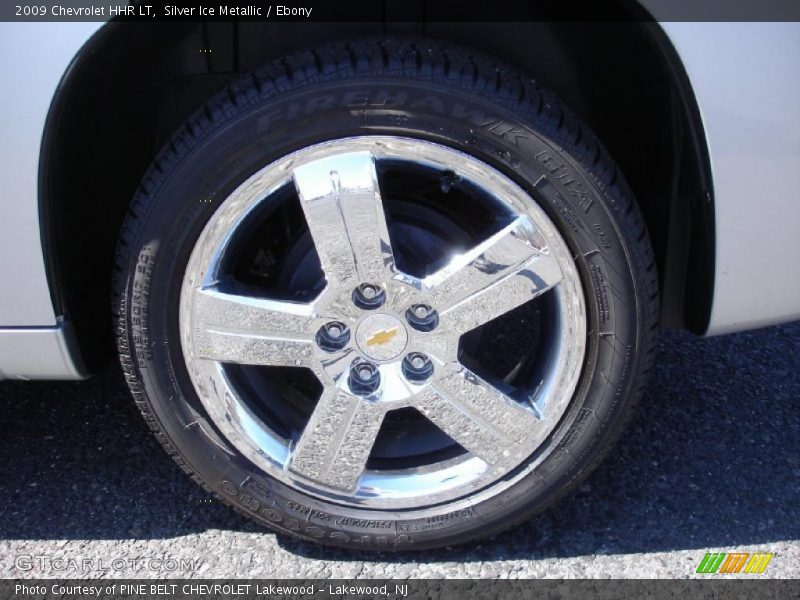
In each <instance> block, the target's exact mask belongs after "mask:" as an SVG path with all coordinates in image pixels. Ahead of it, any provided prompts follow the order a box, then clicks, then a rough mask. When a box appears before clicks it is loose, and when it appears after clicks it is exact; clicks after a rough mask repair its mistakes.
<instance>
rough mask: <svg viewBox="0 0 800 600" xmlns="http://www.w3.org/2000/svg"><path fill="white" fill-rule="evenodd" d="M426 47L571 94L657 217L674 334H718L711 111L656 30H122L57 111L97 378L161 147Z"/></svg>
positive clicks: (80, 327)
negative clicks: (286, 67) (208, 123)
mask: <svg viewBox="0 0 800 600" xmlns="http://www.w3.org/2000/svg"><path fill="white" fill-rule="evenodd" d="M384 33H389V34H413V35H417V36H419V35H423V36H426V37H431V38H437V39H442V40H445V41H450V42H455V43H459V44H462V45H466V46H470V47H473V48H475V49H478V50H483V51H485V52H487V53H489V54H491V55H494V56H496V57H498V58H500V59H502V60H504V61H505V62H507V63H510V64H512V65H514V66H516V67H518V68H519V69H521V70H522V71H524V72H526V73H528V74H530V75H531V76H532V77H533V78H535V79H536V80H537V81H539V82H540V83H541V84H542V85H544V86H545V87H548V88H549V89H551V90H552V91H554V92H555V93H556V94H558V95H559V96H560V97H561V98H562V99H563V100H564V101H565V103H566V104H567V105H569V106H570V107H571V108H572V109H573V110H574V111H575V112H576V113H577V114H578V115H579V116H580V117H581V118H582V119H583V120H584V121H585V122H587V123H588V124H589V125H590V127H592V129H593V130H594V131H595V133H596V134H597V135H598V137H599V138H600V139H601V140H603V142H604V143H605V144H606V146H607V147H608V149H609V150H610V152H611V155H612V156H613V157H614V158H615V160H616V161H617V162H618V163H619V165H620V166H621V168H622V172H623V173H624V174H625V176H626V178H627V179H628V182H629V184H630V185H631V187H632V189H633V191H634V193H635V195H636V198H637V200H638V202H639V204H640V206H641V208H642V211H643V213H644V216H645V220H646V222H647V225H648V229H649V232H650V235H651V238H652V240H653V245H654V249H655V254H656V260H657V264H658V269H659V276H660V280H661V281H660V283H661V289H662V323H663V324H664V325H665V326H669V327H688V328H689V329H692V330H694V331H698V332H701V331H703V330H704V329H705V326H706V323H707V319H708V314H709V309H710V298H711V293H712V291H713V275H712V274H713V244H714V240H713V231H714V229H713V208H712V206H711V190H710V177H709V167H708V158H707V155H706V149H705V143H704V136H703V132H702V128H701V124H700V120H699V115H698V112H697V106H696V103H695V101H694V98H693V96H692V93H691V90H690V88H689V86H688V81H687V80H686V77H685V74H684V72H683V69H682V67H681V65H680V63H679V62H678V61H677V58H676V56H675V53H674V50H673V49H672V47H671V45H670V44H669V41H668V40H667V39H666V36H665V35H664V34H663V32H662V31H661V30H660V28H659V27H658V26H657V25H655V24H652V23H644V22H634V21H633V20H631V21H629V22H620V23H591V24H579V23H541V22H520V23H441V24H437V23H422V22H420V23H415V24H409V23H383V24H382V23H350V24H328V23H307V24H296V25H295V26H293V27H287V26H286V25H285V24H277V23H270V22H265V23H188V24H187V23H181V24H166V23H164V24H153V25H150V24H148V25H145V24H136V23H125V24H123V23H114V22H112V23H109V24H107V25H105V26H104V27H103V28H102V29H101V30H100V31H99V32H98V33H97V34H96V35H95V36H94V37H93V38H92V39H91V40H90V41H89V42H88V43H87V44H86V46H85V47H84V48H83V49H82V51H81V53H80V54H79V55H78V56H77V57H76V59H75V61H74V62H73V65H72V66H71V67H70V69H69V71H68V73H67V74H66V76H65V78H64V81H63V82H62V85H61V86H60V89H59V91H58V93H57V95H56V98H55V100H54V102H53V106H52V108H51V114H50V116H49V117H48V122H47V126H46V130H45V137H44V141H43V149H42V160H41V165H40V178H41V185H40V190H41V191H40V214H41V218H42V231H43V240H44V246H45V253H46V257H47V262H48V275H49V278H50V285H51V289H52V292H53V297H54V302H55V304H56V310H57V312H58V314H62V315H67V316H68V318H69V319H70V320H71V321H72V322H73V325H74V327H75V330H76V331H77V333H78V337H79V343H80V346H81V350H82V352H83V354H84V359H85V360H86V362H87V364H88V365H89V366H90V368H93V367H94V368H96V367H97V366H98V365H99V364H100V363H101V362H102V361H103V360H105V359H107V358H108V357H109V356H111V355H112V348H113V345H112V342H113V340H112V319H111V318H110V317H111V315H110V313H109V310H108V306H109V297H110V281H111V276H112V271H113V268H114V265H113V259H114V250H115V246H116V242H117V236H118V233H119V230H120V226H121V224H122V220H123V218H124V215H125V212H126V210H127V209H128V203H129V201H130V199H131V197H132V196H133V194H134V192H135V190H136V187H137V185H138V184H139V181H140V180H141V178H142V176H143V174H144V172H145V171H146V169H147V167H148V165H149V164H150V162H151V160H152V159H153V157H154V155H155V153H156V152H157V150H158V148H159V147H161V146H162V145H163V144H164V143H166V142H168V140H169V136H170V134H171V133H172V132H173V131H174V130H175V129H176V128H177V127H178V126H179V125H180V123H181V122H182V121H183V120H184V119H185V118H186V117H187V116H188V115H189V114H190V113H191V112H192V111H193V110H195V109H196V108H197V107H198V106H199V105H200V104H201V103H202V101H203V100H204V99H205V98H206V97H208V96H209V95H211V94H212V93H213V92H214V91H216V90H217V89H219V88H220V87H222V86H224V85H225V84H226V83H227V82H228V81H229V80H231V79H232V78H235V77H236V76H238V75H239V74H240V73H242V72H246V71H248V70H250V69H253V68H255V67H257V66H258V65H259V64H260V63H262V62H264V61H266V60H269V59H271V58H276V57H280V56H282V55H284V54H286V53H288V52H291V51H293V50H295V49H299V48H301V47H308V46H313V45H314V44H319V43H323V42H327V41H331V40H333V39H337V38H342V39H352V38H354V37H358V36H363V35H375V34H384Z"/></svg>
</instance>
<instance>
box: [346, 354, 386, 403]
mask: <svg viewBox="0 0 800 600" xmlns="http://www.w3.org/2000/svg"><path fill="white" fill-rule="evenodd" d="M347 382H348V384H349V385H350V391H352V392H353V393H354V394H358V395H359V396H367V395H369V394H371V393H373V392H374V391H375V390H377V389H378V387H379V386H380V384H381V374H380V371H379V370H378V367H377V366H376V365H374V364H372V363H371V362H368V361H365V360H359V361H354V362H353V364H352V365H351V366H350V376H349V377H348V379H347Z"/></svg>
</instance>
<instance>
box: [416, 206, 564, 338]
mask: <svg viewBox="0 0 800 600" xmlns="http://www.w3.org/2000/svg"><path fill="white" fill-rule="evenodd" d="M561 278H562V273H561V268H560V267H559V265H558V261H557V260H556V258H555V257H554V256H553V255H552V253H551V252H550V250H549V249H548V248H547V245H546V243H545V242H544V240H543V239H542V238H541V236H540V235H539V234H538V233H537V231H536V230H535V228H534V227H533V225H532V224H531V222H530V220H529V219H528V218H527V217H524V216H521V217H518V218H517V219H515V220H514V221H513V222H512V223H511V224H510V225H508V226H506V227H505V228H503V229H502V230H500V231H499V232H497V233H496V234H495V235H493V236H492V237H490V238H489V239H488V240H486V241H485V242H483V243H482V244H479V245H478V246H476V247H475V248H473V249H472V250H470V251H468V252H466V253H464V254H461V255H459V256H457V257H455V258H454V259H453V260H452V261H451V262H450V264H448V265H447V266H446V267H444V268H443V269H441V270H440V271H438V272H436V273H434V274H432V275H430V276H428V277H426V278H425V279H424V280H423V282H422V285H423V288H425V289H428V290H429V292H430V296H431V300H430V302H431V304H432V305H433V306H435V307H437V308H438V310H439V314H440V316H441V318H442V320H443V321H445V326H446V327H447V328H448V329H449V330H451V331H454V332H457V333H465V332H467V331H469V330H470V329H474V328H475V327H477V326H478V325H481V324H483V323H486V322H487V321H490V320H492V319H494V318H495V317H499V316H500V315H502V314H505V313H507V312H509V311H510V310H513V309H514V308H516V307H518V306H520V305H521V304H524V303H525V302H527V301H529V300H531V299H533V298H535V297H536V296H538V295H540V294H542V293H544V292H546V291H547V290H549V289H551V288H552V287H553V286H555V285H557V284H558V282H559V281H561Z"/></svg>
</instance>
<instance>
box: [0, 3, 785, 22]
mask: <svg viewBox="0 0 800 600" xmlns="http://www.w3.org/2000/svg"><path fill="white" fill-rule="evenodd" d="M110 19H115V20H124V21H137V22H180V21H215V20H221V21H230V20H236V21H278V22H307V21H315V22H326V21H327V22H350V21H370V22H389V21H395V22H418V21H425V22H447V21H453V22H455V21H459V22H465V21H498V22H500V21H575V22H598V21H604V22H627V21H650V20H658V21H800V1H798V0H757V1H756V0H593V1H591V2H587V1H585V0H555V1H554V0H494V1H492V2H482V1H479V0H338V1H331V0H322V1H320V0H300V1H295V0H287V1H286V2H277V3H273V2H271V1H270V0H164V1H161V0H30V1H28V0H4V1H3V2H1V3H0V21H9V22H14V21H21V22H38V21H42V22H47V21H56V22H58V21H64V22H68V21H108V20H110Z"/></svg>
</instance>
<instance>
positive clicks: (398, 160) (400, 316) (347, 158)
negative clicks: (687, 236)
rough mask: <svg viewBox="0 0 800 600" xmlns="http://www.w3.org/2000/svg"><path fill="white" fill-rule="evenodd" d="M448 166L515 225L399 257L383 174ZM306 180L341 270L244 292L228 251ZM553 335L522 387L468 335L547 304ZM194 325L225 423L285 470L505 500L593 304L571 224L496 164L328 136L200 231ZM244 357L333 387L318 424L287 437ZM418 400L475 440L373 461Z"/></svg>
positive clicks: (197, 378)
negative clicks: (482, 356) (236, 376)
mask: <svg viewBox="0 0 800 600" xmlns="http://www.w3.org/2000/svg"><path fill="white" fill-rule="evenodd" d="M386 163H392V164H399V165H406V166H408V168H424V169H428V170H430V171H433V172H437V173H440V174H441V175H442V178H443V183H442V185H449V183H444V182H445V180H446V181H448V182H452V181H457V182H460V183H459V184H460V185H465V186H468V187H469V188H470V189H472V190H475V191H476V193H479V194H481V195H482V196H483V197H485V198H488V199H489V201H490V204H491V205H492V206H493V210H494V219H495V221H496V223H497V226H496V227H495V228H494V230H493V231H492V233H491V235H488V236H487V237H486V238H485V239H482V240H480V241H479V242H478V243H477V244H475V245H474V246H472V247H470V248H467V249H458V250H455V251H454V252H453V253H452V254H451V255H450V256H448V257H447V260H446V261H444V262H443V263H442V264H440V265H439V266H438V268H437V269H436V270H435V271H433V272H431V273H426V274H424V276H420V275H419V274H415V275H412V274H409V273H407V272H403V271H402V270H401V269H400V268H398V266H397V261H396V260H395V259H396V256H395V252H394V251H393V243H392V240H391V239H390V236H389V228H388V227H387V221H386V217H385V213H384V206H383V202H382V196H381V182H380V176H379V174H380V172H381V171H380V169H379V168H378V167H380V166H381V165H382V164H386ZM287 185H293V188H294V190H295V191H296V196H297V198H298V200H299V202H300V205H301V207H302V213H303V215H304V217H305V221H306V223H307V226H308V230H309V231H310V236H311V239H312V240H313V246H314V249H315V251H316V254H317V255H318V257H319V263H320V265H321V268H322V272H323V273H324V280H325V284H324V288H323V289H322V291H321V292H320V293H319V294H318V295H316V296H315V297H314V298H313V299H312V300H310V301H307V302H302V303H301V302H295V301H292V300H289V299H276V298H270V297H263V295H260V294H252V295H251V294H245V293H241V292H238V291H237V292H232V291H231V289H230V288H229V287H226V285H225V282H226V280H227V277H228V273H227V272H226V268H227V267H226V265H227V261H226V255H227V254H228V253H229V251H230V248H232V247H233V246H234V245H235V242H236V240H237V236H239V235H240V234H241V232H242V231H243V230H244V229H245V226H244V224H245V223H246V221H247V218H248V215H250V214H251V213H252V212H253V211H255V210H256V209H257V208H258V207H259V206H261V205H262V204H263V203H265V202H270V201H271V198H273V197H274V196H275V195H276V194H278V193H279V190H282V189H286V186H287ZM539 297H541V298H547V299H548V300H549V301H550V303H551V305H552V306H553V310H550V311H548V313H547V314H548V319H549V327H550V330H551V331H552V332H553V334H552V335H550V336H549V337H548V338H547V343H546V344H545V345H544V348H542V349H540V351H539V353H540V354H541V356H540V359H539V364H541V365H543V367H542V368H541V370H540V371H539V376H538V377H536V378H535V380H534V381H533V382H531V384H530V385H528V386H527V387H526V388H525V389H524V390H521V391H520V390H515V391H514V392H513V393H512V392H511V391H509V390H508V389H506V386H504V385H503V384H502V382H499V383H498V382H490V381H489V380H488V378H485V377H482V376H480V375H479V374H478V373H477V372H476V369H474V368H472V367H471V366H469V365H468V364H465V361H464V360H463V357H462V354H461V352H460V342H461V341H462V336H465V334H468V333H469V332H470V331H472V330H474V329H476V328H478V327H479V326H481V325H483V324H485V323H487V322H489V321H491V320H493V319H495V318H497V317H500V316H502V315H505V314H506V313H509V312H510V311H513V310H514V309H516V308H518V307H520V306H522V305H523V304H525V303H527V302H529V301H531V300H533V299H535V298H539ZM179 318H180V333H181V342H182V348H183V354H184V357H185V360H186V364H187V367H188V372H189V376H190V378H191V380H192V383H193V385H194V388H195V390H196V392H197V394H198V396H199V398H200V401H201V402H202V404H203V406H204V408H205V410H206V411H207V413H208V415H209V417H210V418H211V419H212V420H213V422H214V424H215V426H216V427H217V429H218V430H219V431H220V432H221V433H222V434H223V435H224V436H225V438H227V440H228V441H229V442H230V443H231V444H232V445H233V446H234V447H235V448H236V449H237V450H238V451H239V452H240V453H242V454H243V455H244V456H245V457H246V458H247V459H249V460H250V461H251V462H252V463H254V464H255V465H257V466H258V467H260V468H261V469H262V470H263V471H265V472H266V473H267V474H269V475H271V476H272V477H275V478H276V479H278V480H280V481H283V482H284V483H287V484H289V485H292V486H294V487H296V488H298V489H300V490H302V491H304V492H306V493H310V494H312V495H316V496H319V497H321V498H324V499H328V500H332V501H334V502H338V503H340V504H345V505H352V506H360V507H365V508H376V509H413V508H419V507H425V506H430V505H432V504H436V503H440V502H445V501H450V500H453V499H456V498H461V497H464V496H467V495H481V496H483V495H494V494H496V493H498V492H499V491H501V490H502V489H505V488H506V487H507V486H509V485H511V484H512V483H514V481H516V480H518V479H519V478H520V477H521V476H523V475H524V474H525V473H527V472H529V471H530V469H532V468H533V467H534V466H535V465H536V464H538V462H539V461H541V460H542V459H543V457H544V455H543V454H542V452H541V448H540V447H543V442H544V441H545V439H546V438H547V437H548V435H549V434H550V433H551V432H552V431H553V429H554V428H555V427H556V425H557V424H558V423H559V420H560V419H561V417H562V416H563V414H564V413H565V411H566V410H567V408H568V405H569V403H570V399H571V398H572V396H573V393H574V392H575V389H576V386H577V382H578V379H579V377H580V372H581V366H582V363H583V358H584V352H585V344H586V314H585V306H584V298H583V293H582V288H581V284H580V279H579V276H578V272H577V270H576V267H575V264H574V262H573V259H572V256H571V253H570V251H569V250H568V248H567V246H566V244H565V242H564V240H563V239H562V237H561V235H560V234H559V232H558V230H557V229H556V227H555V226H554V225H553V223H552V222H551V221H550V219H549V218H548V217H547V215H546V214H545V213H544V211H543V210H542V209H541V208H539V207H538V206H537V205H536V203H535V202H534V200H533V199H532V198H531V196H530V195H528V193H526V192H525V191H524V190H523V189H522V188H520V187H519V186H518V185H516V184H515V183H514V182H513V181H511V180H510V179H508V178H507V177H505V176H504V175H502V174H501V173H500V172H498V171H497V170H495V169H494V168H492V167H490V166H489V165H487V164H485V163H483V162H481V161H479V160H477V159H475V158H473V157H471V156H469V155H467V154H464V153H462V152H459V151H456V150H453V149H450V148H447V147H445V146H442V145H438V144H435V143H431V142H427V141H421V140H415V139H407V138H399V137H377V136H375V137H372V136H370V137H358V138H347V139H341V140H336V141H331V142H325V143H322V144H318V145H315V146H311V147H308V148H305V149H303V150H300V151H298V152H295V153H293V154H291V155H289V156H286V157H284V158H282V159H280V160H278V161H276V162H274V163H272V164H270V165H268V166H266V167H264V168H263V169H262V170H260V171H259V172H257V173H256V174H255V175H253V176H252V177H251V178H250V179H248V180H247V181H246V182H245V183H243V184H242V185H241V186H239V188H238V189H236V190H235V191H234V192H233V193H232V194H230V196H229V197H227V198H226V199H225V200H224V201H223V202H222V204H221V205H220V207H219V208H218V210H217V211H216V213H215V214H214V216H213V217H212V218H211V220H210V221H209V223H208V224H207V226H206V227H205V229H204V230H203V231H202V233H201V234H200V236H199V238H198V240H197V242H196V244H195V247H194V250H193V252H192V254H191V257H190V259H189V263H188V266H187V269H186V274H185V277H184V281H183V285H182V290H181V297H180V306H179ZM231 365H267V366H277V367H281V366H283V367H303V368H306V369H308V370H310V371H311V372H313V374H314V375H315V376H316V378H317V379H318V380H319V382H320V383H321V384H322V391H321V394H320V396H319V398H318V400H317V402H316V404H315V406H314V408H313V411H312V412H311V415H310V417H309V418H308V421H307V423H306V424H305V426H304V427H303V428H302V430H301V431H300V432H299V433H298V434H297V435H296V436H289V437H286V435H285V433H282V432H281V431H279V430H278V428H274V427H271V426H270V424H269V423H267V422H266V421H265V420H264V419H263V418H261V416H260V414H259V413H258V411H256V410H254V409H253V406H252V403H251V402H250V401H249V399H248V397H247V395H248V394H247V390H244V389H242V388H241V387H240V386H237V385H236V384H235V382H234V381H233V377H232V375H231V372H230V366H231ZM407 408H411V409H415V410H416V411H418V412H419V413H421V414H422V415H424V417H425V418H427V419H428V420H429V421H431V422H432V423H433V424H434V425H436V426H437V427H438V428H439V429H440V430H441V431H442V432H444V433H445V434H446V435H447V436H449V437H450V438H451V439H452V440H453V441H454V442H455V443H456V444H458V445H459V446H460V448H461V451H460V452H458V453H456V454H454V455H451V456H447V457H444V458H441V457H437V458H436V459H435V460H431V461H430V462H428V463H424V464H416V465H414V466H412V467H408V468H399V469H398V468H391V469H381V468H371V467H370V466H369V464H368V463H369V457H370V452H371V450H372V448H373V444H374V443H375V440H376V438H377V437H378V435H379V431H380V430H381V426H382V423H383V422H384V420H385V418H386V415H387V414H389V413H390V411H395V410H398V409H407Z"/></svg>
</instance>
